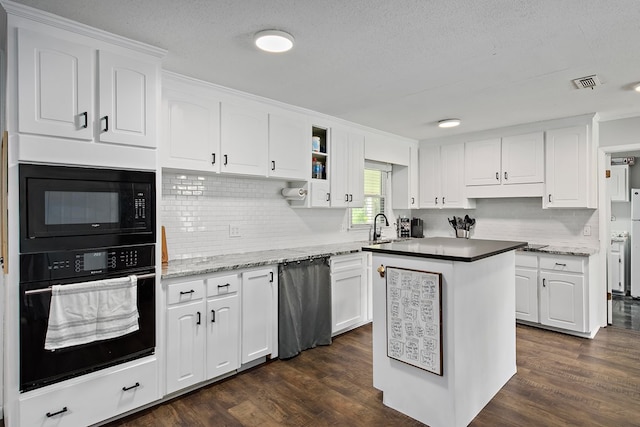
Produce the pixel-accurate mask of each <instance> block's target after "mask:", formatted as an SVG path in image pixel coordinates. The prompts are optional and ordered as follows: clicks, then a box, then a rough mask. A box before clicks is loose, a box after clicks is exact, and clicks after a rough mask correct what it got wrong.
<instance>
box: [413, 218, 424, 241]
mask: <svg viewBox="0 0 640 427" xmlns="http://www.w3.org/2000/svg"><path fill="white" fill-rule="evenodd" d="M423 224H424V223H423V221H422V220H421V219H420V218H413V219H411V237H424V232H423V229H422V228H423Z"/></svg>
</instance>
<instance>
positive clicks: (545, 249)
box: [518, 245, 598, 256]
mask: <svg viewBox="0 0 640 427" xmlns="http://www.w3.org/2000/svg"><path fill="white" fill-rule="evenodd" d="M536 246H541V247H536ZM518 250H519V251H524V252H536V253H544V254H553V255H574V256H591V255H595V254H597V253H598V249H594V248H589V247H579V246H554V245H531V246H530V247H524V248H520V249H518Z"/></svg>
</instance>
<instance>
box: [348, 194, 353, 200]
mask: <svg viewBox="0 0 640 427" xmlns="http://www.w3.org/2000/svg"><path fill="white" fill-rule="evenodd" d="M349 201H350V202H353V194H349Z"/></svg>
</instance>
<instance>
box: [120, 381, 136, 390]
mask: <svg viewBox="0 0 640 427" xmlns="http://www.w3.org/2000/svg"><path fill="white" fill-rule="evenodd" d="M138 387H140V383H138V382H136V383H135V384H134V385H132V386H131V387H122V391H129V390H133V389H134V388H138Z"/></svg>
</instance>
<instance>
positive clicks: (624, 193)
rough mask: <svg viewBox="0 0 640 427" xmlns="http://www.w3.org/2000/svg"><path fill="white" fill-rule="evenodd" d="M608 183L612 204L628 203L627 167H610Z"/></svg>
mask: <svg viewBox="0 0 640 427" xmlns="http://www.w3.org/2000/svg"><path fill="white" fill-rule="evenodd" d="M608 182H609V195H610V196H611V201H612V202H628V201H629V200H630V197H631V195H630V194H629V165H613V166H611V176H610V177H609V181H608Z"/></svg>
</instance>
